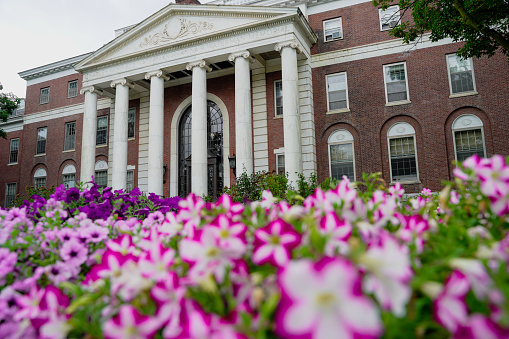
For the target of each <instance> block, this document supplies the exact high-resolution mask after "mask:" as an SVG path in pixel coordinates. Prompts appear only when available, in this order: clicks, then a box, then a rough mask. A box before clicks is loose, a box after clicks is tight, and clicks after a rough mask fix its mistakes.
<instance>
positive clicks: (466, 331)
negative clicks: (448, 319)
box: [454, 314, 509, 339]
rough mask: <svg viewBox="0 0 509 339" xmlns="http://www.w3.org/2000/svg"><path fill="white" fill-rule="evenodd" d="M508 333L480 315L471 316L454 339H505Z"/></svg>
mask: <svg viewBox="0 0 509 339" xmlns="http://www.w3.org/2000/svg"><path fill="white" fill-rule="evenodd" d="M508 337H509V331H508V330H507V329H505V330H504V329H502V328H500V326H498V324H496V323H494V322H493V321H492V320H491V319H489V318H487V317H486V316H485V315H482V314H473V315H472V316H471V317H470V318H469V319H468V321H467V325H465V326H464V327H462V328H461V329H459V330H458V332H457V333H456V334H455V335H454V338H456V339H507V338H508Z"/></svg>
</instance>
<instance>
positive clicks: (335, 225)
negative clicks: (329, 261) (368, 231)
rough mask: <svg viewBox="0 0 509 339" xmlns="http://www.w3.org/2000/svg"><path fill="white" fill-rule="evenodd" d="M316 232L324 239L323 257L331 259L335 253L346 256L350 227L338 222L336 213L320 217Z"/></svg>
mask: <svg viewBox="0 0 509 339" xmlns="http://www.w3.org/2000/svg"><path fill="white" fill-rule="evenodd" d="M318 231H319V232H320V233H321V234H322V235H324V236H325V237H326V240H325V241H326V242H325V248H324V253H325V255H327V256H329V257H332V256H335V255H336V253H341V254H346V253H347V252H348V249H349V246H348V239H349V238H350V235H351V234H352V225H350V223H348V222H345V221H343V220H340V219H339V218H338V216H337V215H336V213H334V212H329V213H327V214H326V215H325V216H324V217H322V219H321V220H320V228H319V229H318Z"/></svg>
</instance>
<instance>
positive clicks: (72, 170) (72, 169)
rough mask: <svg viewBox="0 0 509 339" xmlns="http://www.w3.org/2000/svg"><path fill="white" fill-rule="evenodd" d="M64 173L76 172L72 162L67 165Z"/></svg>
mask: <svg viewBox="0 0 509 339" xmlns="http://www.w3.org/2000/svg"><path fill="white" fill-rule="evenodd" d="M62 174H64V175H65V174H76V167H75V166H74V165H72V164H68V165H65V167H64V170H63V171H62Z"/></svg>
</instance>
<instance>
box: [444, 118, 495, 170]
mask: <svg viewBox="0 0 509 339" xmlns="http://www.w3.org/2000/svg"><path fill="white" fill-rule="evenodd" d="M470 119H471V120H473V121H472V122H473V123H472V122H471V123H467V124H465V123H466V122H468V120H470ZM460 124H462V125H463V127H462V126H458V125H460ZM476 129H480V130H481V136H482V148H483V152H484V158H486V138H485V137H484V124H483V123H482V120H481V119H479V117H477V116H475V115H473V114H463V115H460V116H459V117H457V118H456V119H454V122H453V123H452V127H451V130H452V143H453V145H454V160H456V161H458V152H457V151H456V132H463V131H473V130H476Z"/></svg>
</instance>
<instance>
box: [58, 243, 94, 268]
mask: <svg viewBox="0 0 509 339" xmlns="http://www.w3.org/2000/svg"><path fill="white" fill-rule="evenodd" d="M87 254H88V250H87V248H86V247H85V246H84V245H83V244H81V243H80V242H78V240H75V239H71V240H69V241H67V242H65V243H64V244H63V245H62V247H61V248H60V256H61V257H62V259H63V260H64V261H65V262H66V263H67V264H70V265H73V266H79V265H81V264H83V263H84V262H85V261H86V260H87Z"/></svg>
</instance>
